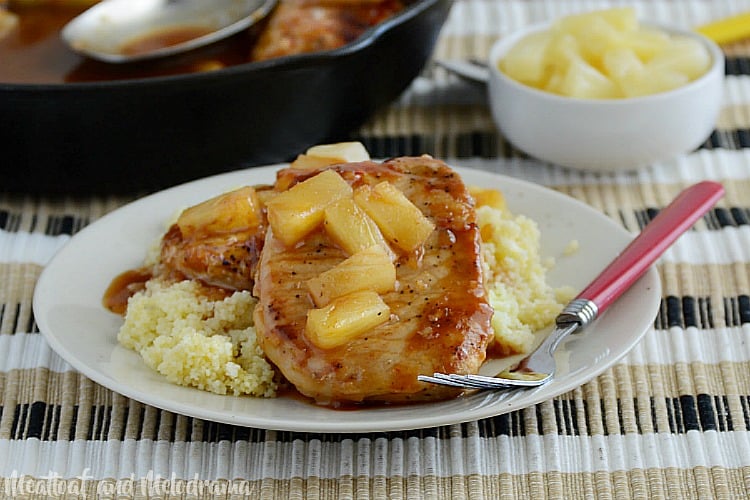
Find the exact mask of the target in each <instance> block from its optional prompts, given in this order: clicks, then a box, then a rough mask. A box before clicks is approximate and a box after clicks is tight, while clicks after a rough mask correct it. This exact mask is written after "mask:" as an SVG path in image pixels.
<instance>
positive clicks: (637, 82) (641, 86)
mask: <svg viewBox="0 0 750 500" xmlns="http://www.w3.org/2000/svg"><path fill="white" fill-rule="evenodd" d="M686 83H688V77H687V76H685V75H684V74H682V73H678V72H676V71H671V70H668V69H659V70H653V71H648V72H646V71H644V72H642V73H637V74H630V75H627V76H626V77H625V78H624V80H623V84H622V88H623V90H624V91H625V95H626V96H628V97H638V96H644V95H651V94H656V93H658V92H666V91H667V90H671V89H674V88H677V87H680V86H681V85H685V84H686Z"/></svg>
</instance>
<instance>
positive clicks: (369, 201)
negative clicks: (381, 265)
mask: <svg viewBox="0 0 750 500" xmlns="http://www.w3.org/2000/svg"><path fill="white" fill-rule="evenodd" d="M354 201H355V202H356V203H357V205H359V206H360V207H362V209H363V210H364V211H365V212H366V213H367V215H369V216H370V217H371V218H372V220H374V221H375V223H376V224H377V225H378V227H379V228H380V230H381V231H382V232H383V236H385V238H386V239H387V240H388V241H390V242H391V243H393V244H394V245H395V246H397V247H398V248H400V249H402V250H404V251H407V252H411V251H413V250H416V249H417V248H419V247H420V246H421V245H422V244H423V243H424V242H425V241H426V240H427V238H428V237H429V236H430V234H432V231H433V230H434V229H435V224H434V223H433V222H432V221H430V220H429V219H428V218H427V217H425V216H424V214H423V213H422V212H421V211H420V210H419V208H417V207H416V206H415V205H414V204H413V203H412V202H411V201H410V200H409V199H408V198H407V197H406V196H405V195H404V193H402V192H401V191H400V190H399V189H398V188H397V187H396V186H394V185H393V184H391V183H389V182H381V183H379V184H376V185H375V186H374V187H372V186H369V185H363V186H360V187H358V188H357V189H356V190H355V191H354Z"/></svg>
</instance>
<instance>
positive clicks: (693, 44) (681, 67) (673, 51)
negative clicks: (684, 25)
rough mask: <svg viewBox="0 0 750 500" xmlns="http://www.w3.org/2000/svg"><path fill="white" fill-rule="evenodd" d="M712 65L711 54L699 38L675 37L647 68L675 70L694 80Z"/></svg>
mask: <svg viewBox="0 0 750 500" xmlns="http://www.w3.org/2000/svg"><path fill="white" fill-rule="evenodd" d="M709 66H711V56H709V55H708V52H707V51H706V49H705V48H704V47H703V45H701V44H700V42H698V41H697V40H693V39H691V38H684V37H680V38H675V39H674V40H673V41H672V43H671V44H670V45H669V47H667V48H665V49H664V50H663V51H661V52H660V53H659V54H657V55H655V56H654V57H653V58H652V59H651V60H650V61H649V62H648V63H647V64H646V68H647V69H648V70H649V71H651V70H654V71H661V70H664V71H674V72H675V73H680V74H683V75H685V76H686V77H687V79H688V81H689V80H694V79H695V78H697V77H699V76H700V75H702V74H703V73H705V72H706V71H708V68H709Z"/></svg>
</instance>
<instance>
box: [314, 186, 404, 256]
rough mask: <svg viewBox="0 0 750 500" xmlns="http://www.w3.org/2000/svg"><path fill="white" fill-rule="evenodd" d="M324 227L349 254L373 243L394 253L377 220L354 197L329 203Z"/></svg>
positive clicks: (332, 238) (334, 240)
mask: <svg viewBox="0 0 750 500" xmlns="http://www.w3.org/2000/svg"><path fill="white" fill-rule="evenodd" d="M323 227H324V228H325V230H326V232H327V233H328V235H329V236H330V237H331V240H333V242H334V243H336V244H337V245H338V246H340V247H341V248H342V249H343V250H344V251H345V252H346V253H347V254H349V255H353V254H355V253H357V252H359V251H360V250H364V249H366V248H369V247H371V246H373V245H381V246H382V247H383V249H384V250H386V249H387V250H388V252H389V253H392V252H390V247H389V246H388V243H387V242H386V241H385V238H384V237H383V233H381V232H380V229H379V228H378V226H377V224H375V221H373V220H372V219H371V218H370V217H369V216H368V215H367V214H366V213H365V212H364V211H363V210H362V209H361V208H360V207H359V206H358V205H357V204H356V203H354V199H353V198H342V199H340V200H339V201H337V202H336V203H333V204H331V205H329V206H328V207H327V208H326V210H325V221H324V222H323Z"/></svg>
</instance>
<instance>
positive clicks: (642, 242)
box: [576, 181, 724, 315]
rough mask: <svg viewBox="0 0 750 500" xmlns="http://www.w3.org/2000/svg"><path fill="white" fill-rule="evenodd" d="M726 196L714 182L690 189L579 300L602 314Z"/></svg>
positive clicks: (644, 231) (608, 267)
mask: <svg viewBox="0 0 750 500" xmlns="http://www.w3.org/2000/svg"><path fill="white" fill-rule="evenodd" d="M723 195H724V187H723V186H722V185H721V184H719V183H717V182H712V181H703V182H699V183H697V184H694V185H692V186H690V187H689V188H686V189H685V190H684V191H682V192H681V193H680V194H679V195H678V196H677V198H675V199H674V201H672V203H670V204H669V205H668V206H667V207H666V208H664V209H663V210H662V211H661V212H659V214H658V215H657V216H656V217H654V219H653V220H652V221H651V222H649V223H648V224H646V227H645V228H644V229H643V231H641V233H640V234H639V235H638V236H637V237H636V238H635V239H634V240H633V241H631V242H630V244H629V245H628V246H627V247H625V250H623V251H622V252H621V253H620V254H619V255H618V256H617V257H616V258H615V260H613V261H612V263H610V264H609V265H608V266H607V267H606V269H604V271H602V272H601V274H599V276H597V277H596V278H595V279H594V281H592V282H591V283H590V284H589V285H588V286H587V287H586V288H585V289H584V290H583V291H582V292H581V293H580V294H578V296H577V297H576V299H580V300H587V301H591V302H593V303H594V304H596V306H597V309H598V314H601V313H602V312H603V311H604V310H605V309H607V307H609V305H610V304H612V302H614V301H615V300H616V299H617V298H618V297H619V296H620V295H622V293H623V292H624V291H625V290H627V289H628V288H630V286H631V285H632V284H633V283H635V281H636V280H637V279H638V278H640V277H641V276H642V275H643V273H645V272H646V269H648V268H649V266H651V264H653V263H654V261H656V259H658V258H659V257H660V256H661V254H663V253H664V251H665V250H666V249H667V248H669V246H670V245H671V244H672V243H674V241H675V240H676V239H677V238H678V237H679V236H680V235H681V234H682V233H684V232H685V231H687V230H688V229H689V228H690V227H691V226H692V225H693V224H694V223H695V222H696V221H697V220H698V219H700V218H701V217H703V215H704V214H705V213H706V212H707V211H708V210H709V209H710V208H711V207H712V206H713V205H714V204H715V203H716V202H717V201H718V200H719V198H721V197H722V196H723ZM598 314H597V315H598Z"/></svg>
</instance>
